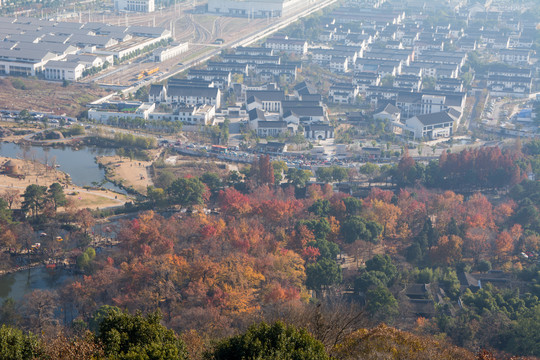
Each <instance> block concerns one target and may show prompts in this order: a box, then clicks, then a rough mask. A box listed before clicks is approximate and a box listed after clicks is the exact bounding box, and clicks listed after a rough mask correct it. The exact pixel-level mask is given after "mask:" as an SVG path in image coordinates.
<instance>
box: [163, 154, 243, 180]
mask: <svg viewBox="0 0 540 360" xmlns="http://www.w3.org/2000/svg"><path fill="white" fill-rule="evenodd" d="M163 163H164V164H165V166H156V167H155V168H154V169H155V171H154V172H155V174H154V179H158V178H159V176H160V174H162V173H164V172H169V173H171V174H173V175H174V177H175V178H182V177H186V176H194V177H200V176H201V175H202V174H204V173H207V172H209V173H216V174H218V176H219V177H220V178H222V179H224V178H226V177H227V175H228V174H229V172H230V171H232V170H236V171H240V170H241V169H242V168H243V167H244V166H245V165H243V164H236V163H228V162H225V161H216V160H215V159H206V158H205V159H199V158H194V157H189V156H183V155H174V156H167V157H166V158H165V159H164V161H163ZM158 182H159V181H158Z"/></svg>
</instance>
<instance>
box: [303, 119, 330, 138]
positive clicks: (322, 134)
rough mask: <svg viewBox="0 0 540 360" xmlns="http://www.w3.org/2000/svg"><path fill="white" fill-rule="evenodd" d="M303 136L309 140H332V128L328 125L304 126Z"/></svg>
mask: <svg viewBox="0 0 540 360" xmlns="http://www.w3.org/2000/svg"><path fill="white" fill-rule="evenodd" d="M304 136H305V137H306V139H310V140H327V139H333V138H334V127H333V126H331V125H330V124H325V123H315V124H310V125H306V127H305V128H304Z"/></svg>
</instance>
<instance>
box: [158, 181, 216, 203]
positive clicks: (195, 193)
mask: <svg viewBox="0 0 540 360" xmlns="http://www.w3.org/2000/svg"><path fill="white" fill-rule="evenodd" d="M206 192H207V188H206V186H205V185H204V183H203V182H202V181H201V180H199V179H198V178H181V179H176V180H174V181H173V182H172V184H171V186H169V188H168V189H167V194H168V195H169V197H170V200H171V202H172V203H174V204H180V205H182V206H192V205H202V204H203V203H204V200H205V196H206Z"/></svg>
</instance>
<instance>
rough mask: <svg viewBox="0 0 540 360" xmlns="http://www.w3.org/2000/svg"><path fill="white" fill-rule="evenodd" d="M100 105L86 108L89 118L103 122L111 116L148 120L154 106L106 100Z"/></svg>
mask: <svg viewBox="0 0 540 360" xmlns="http://www.w3.org/2000/svg"><path fill="white" fill-rule="evenodd" d="M101 105H102V107H101V108H95V109H89V110H88V118H89V119H91V120H95V121H99V122H103V123H106V122H108V121H109V120H110V119H112V118H131V119H135V118H142V119H145V120H148V116H149V115H150V113H152V112H153V111H154V109H155V108H156V105H155V104H154V103H143V102H138V101H124V102H108V103H104V104H101Z"/></svg>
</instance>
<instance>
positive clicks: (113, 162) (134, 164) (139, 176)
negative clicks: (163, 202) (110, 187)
mask: <svg viewBox="0 0 540 360" xmlns="http://www.w3.org/2000/svg"><path fill="white" fill-rule="evenodd" d="M147 151H148V152H149V156H150V159H152V160H151V161H141V160H131V159H129V158H126V157H122V156H118V155H115V156H98V157H96V162H97V163H98V164H99V165H101V166H103V167H104V168H105V176H106V178H107V180H109V181H110V182H112V183H114V184H117V185H119V186H122V187H123V188H125V189H127V190H130V191H135V192H137V193H139V194H142V195H146V192H147V191H146V190H147V188H148V186H152V185H154V182H153V181H152V174H151V168H152V164H153V163H154V161H155V160H156V159H157V158H158V157H159V155H160V153H161V151H160V150H158V149H157V150H147Z"/></svg>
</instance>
